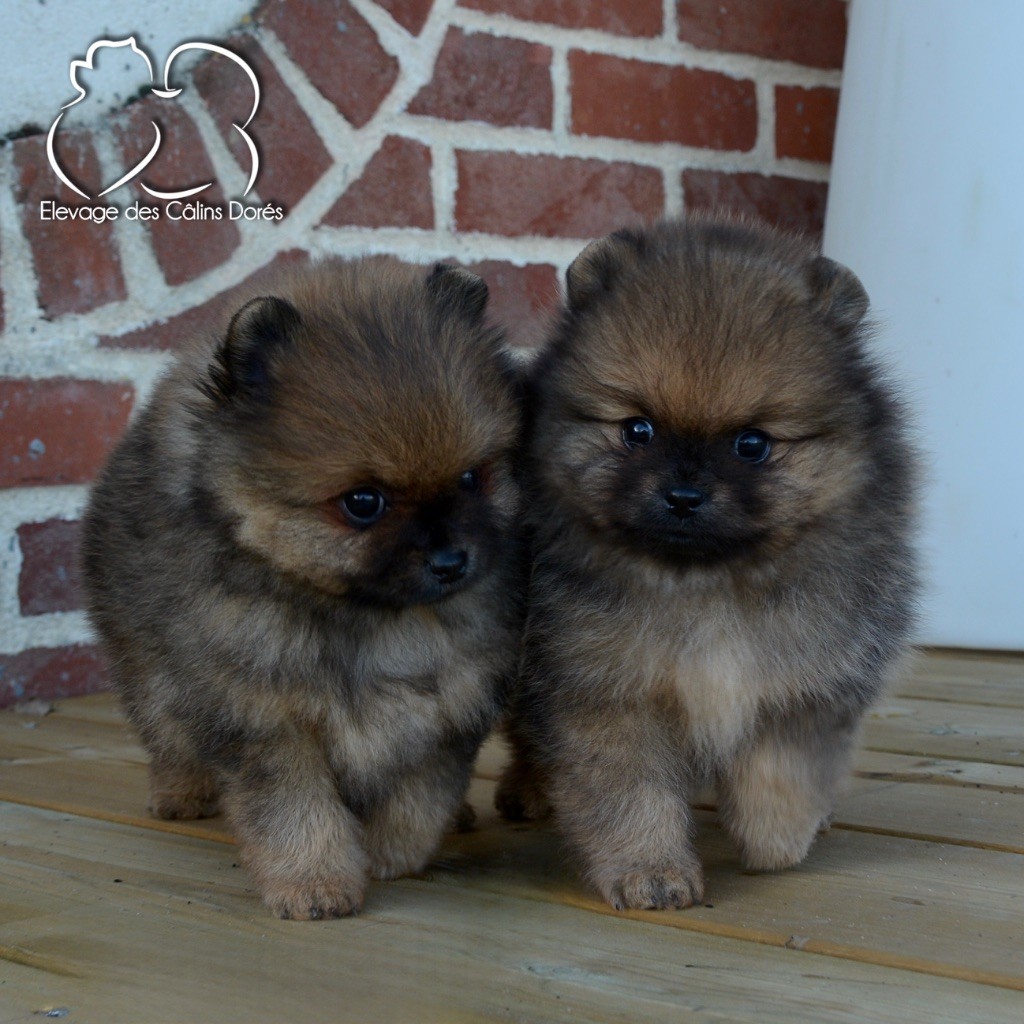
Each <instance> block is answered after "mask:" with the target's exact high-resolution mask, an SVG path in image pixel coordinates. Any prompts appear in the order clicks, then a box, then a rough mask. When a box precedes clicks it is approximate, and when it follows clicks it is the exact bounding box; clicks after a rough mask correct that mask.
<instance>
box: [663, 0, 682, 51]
mask: <svg viewBox="0 0 1024 1024" xmlns="http://www.w3.org/2000/svg"><path fill="white" fill-rule="evenodd" d="M661 38H662V39H664V40H665V42H666V43H669V44H671V45H673V46H679V18H678V17H677V15H676V0H662V4H661Z"/></svg>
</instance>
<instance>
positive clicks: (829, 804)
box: [718, 716, 857, 871]
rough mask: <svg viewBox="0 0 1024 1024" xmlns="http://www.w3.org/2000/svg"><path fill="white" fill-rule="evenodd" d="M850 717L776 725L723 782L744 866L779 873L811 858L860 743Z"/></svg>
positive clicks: (728, 821) (723, 810)
mask: <svg viewBox="0 0 1024 1024" xmlns="http://www.w3.org/2000/svg"><path fill="white" fill-rule="evenodd" d="M856 731H857V730H856V723H855V722H854V721H852V720H851V719H844V720H842V721H836V720H834V719H832V720H828V719H826V718H825V717H824V716H822V717H817V716H803V717H801V718H797V719H793V720H791V721H785V722H781V723H777V724H773V725H771V726H769V727H768V728H766V729H765V730H764V731H763V732H762V733H761V734H760V735H759V736H757V737H755V739H754V740H753V742H752V743H751V744H750V745H749V746H748V747H746V749H744V750H743V751H742V752H741V753H740V755H739V756H738V757H737V758H736V760H735V761H734V762H733V764H732V765H730V766H729V768H728V769H727V770H726V772H725V773H724V774H723V775H722V777H721V778H720V779H719V787H718V788H719V797H720V809H719V815H720V817H721V819H722V822H723V823H724V825H725V827H726V829H727V830H728V831H729V834H730V835H731V836H732V837H733V839H734V840H735V842H736V844H737V845H738V846H739V849H740V855H741V857H742V859H743V864H744V866H745V867H747V868H750V869H752V870H755V871H778V870H781V869H782V868H788V867H792V866H793V865H794V864H799V863H800V861H802V860H803V859H804V857H806V856H807V853H808V851H809V850H810V848H811V843H812V842H813V841H814V837H815V835H816V834H817V832H818V831H819V830H821V831H823V830H825V829H827V828H828V824H829V822H830V821H831V814H832V809H833V806H834V803H835V799H836V794H837V790H838V788H839V785H840V784H841V782H842V781H843V779H844V778H845V776H846V772H847V768H848V764H849V758H850V751H851V749H852V747H853V742H854V739H855V737H856Z"/></svg>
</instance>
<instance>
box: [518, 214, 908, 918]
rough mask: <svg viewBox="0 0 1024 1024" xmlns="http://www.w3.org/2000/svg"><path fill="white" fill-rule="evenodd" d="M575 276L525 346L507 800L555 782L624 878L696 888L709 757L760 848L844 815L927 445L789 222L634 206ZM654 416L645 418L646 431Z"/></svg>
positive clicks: (761, 852)
mask: <svg viewBox="0 0 1024 1024" xmlns="http://www.w3.org/2000/svg"><path fill="white" fill-rule="evenodd" d="M568 292H569V300H568V303H567V306H566V309H565V311H564V316H563V320H562V323H561V325H560V327H559V329H558V330H557V332H556V333H555V335H554V337H553V338H552V339H551V341H550V343H549V345H548V347H547V348H546V350H545V352H544V353H543V354H542V355H541V357H540V358H539V359H538V360H537V362H536V363H535V364H534V366H533V367H532V373H531V384H530V401H529V404H530V413H529V424H528V428H527V429H528V441H527V452H528V455H527V460H528V461H527V470H526V477H527V480H528V494H527V496H526V499H525V507H526V509H527V521H528V528H529V531H530V534H531V538H532V546H533V549H534V557H533V562H534V566H533V576H532V581H531V584H530V591H529V600H528V605H529V612H528V623H527V634H526V640H525V645H526V650H525V655H524V665H523V672H522V678H521V681H520V686H519V691H518V693H517V697H516V700H515V710H514V715H513V720H512V726H511V736H512V739H513V742H514V745H515V747H516V750H517V755H516V758H515V760H514V762H513V764H512V765H511V766H510V768H509V769H508V771H507V773H506V776H505V779H504V781H503V784H502V786H501V787H500V788H499V806H500V807H501V808H502V809H503V810H504V811H505V813H507V814H508V815H509V816H513V817H515V816H519V815H527V816H529V815H530V814H532V813H539V812H542V811H543V809H544V807H545V805H546V803H547V802H549V801H550V803H551V804H552V805H553V809H554V812H555V816H556V820H557V822H558V823H559V824H560V826H561V828H562V830H563V832H564V833H565V834H566V836H567V837H568V839H569V840H570V842H571V843H572V844H573V846H574V847H575V848H576V849H577V851H578V853H579V854H580V856H581V859H582V860H583V863H584V867H585V869H586V871H587V874H588V876H589V877H590V878H591V879H592V881H594V882H595V884H596V885H597V886H598V888H599V889H600V890H601V892H602V893H603V895H604V896H605V897H606V898H607V899H608V900H609V901H610V902H612V903H613V904H614V905H616V906H620V907H626V906H635V907H644V906H651V907H662V906H686V905H689V904H690V903H691V902H693V901H694V900H696V899H699V898H700V894H701V892H702V886H703V882H702V879H701V872H700V866H699V863H698V862H697V859H696V856H695V854H694V853H693V850H692V846H691V845H690V842H689V839H688V835H689V831H690V814H689V811H688V808H687V806H686V801H687V798H688V797H689V796H691V795H692V794H693V793H694V792H695V791H696V789H697V788H698V787H700V786H701V785H703V784H705V783H707V782H714V783H715V784H716V785H717V788H718V791H719V799H720V809H721V815H722V817H723V820H724V823H725V824H726V826H727V828H729V830H730V832H731V833H732V835H733V836H734V838H735V839H736V841H737V842H738V844H739V846H740V848H741V852H742V853H743V855H744V859H745V862H746V863H747V865H748V866H750V867H755V868H766V869H768V868H778V867H784V866H787V865H789V864H792V863H796V862H797V861H799V860H800V859H802V857H803V856H804V855H805V854H806V852H807V849H808V848H809V846H810V843H811V840H812V838H813V835H814V832H815V829H816V828H817V826H818V825H819V823H822V822H824V821H826V820H827V818H828V815H829V814H830V812H831V808H832V803H833V801H834V798H835V791H836V788H837V786H838V784H839V782H840V781H841V779H842V778H843V775H844V773H845V769H846V764H847V757H848V753H849V750H850V748H851V745H852V743H853V741H854V739H855V735H856V727H857V723H858V721H859V719H860V716H861V714H862V713H863V711H864V709H865V708H866V706H867V705H868V704H869V702H870V701H871V700H872V699H874V698H875V697H876V696H877V694H878V693H879V692H880V690H881V688H882V687H883V685H884V683H885V682H886V680H887V679H888V677H889V676H890V675H891V673H892V672H893V671H894V669H895V667H896V666H897V665H898V664H899V662H900V660H901V658H902V656H903V654H904V653H905V651H906V646H907V642H908V637H909V634H910V631H911V629H912V626H913V622H914V609H915V602H916V594H917V571H916V560H915V555H914V551H913V547H912V535H913V529H914V512H913V509H914V497H915V489H916V465H917V456H916V453H915V451H914V450H913V447H912V445H911V443H910V442H909V440H908V436H907V429H906V426H905V416H904V413H903V409H902V406H901V402H900V401H899V399H898V397H897V395H896V392H895V390H894V388H893V386H892V385H891V384H890V383H889V382H888V380H887V379H886V376H885V374H884V373H883V372H882V370H881V369H880V368H879V366H878V365H877V364H876V362H875V361H874V360H873V358H872V357H871V356H870V355H869V353H868V352H867V350H866V341H867V338H868V335H869V331H870V328H869V324H868V322H867V321H866V320H865V313H866V310H867V296H866V295H865V294H864V292H863V289H862V287H861V286H860V283H859V282H858V281H857V280H856V278H855V277H854V276H853V275H852V274H851V273H850V272H849V271H848V270H846V269H845V268H842V267H839V266H838V265H837V264H835V263H833V262H832V261H830V260H826V259H824V258H821V257H819V255H818V254H817V252H816V251H815V250H814V249H813V248H812V247H811V246H810V245H809V243H807V242H805V241H803V240H801V239H799V238H795V237H790V236H786V235H782V234H779V233H777V232H774V231H772V230H770V229H768V228H766V227H761V226H758V225H752V224H743V223H737V222H733V221H725V220H715V219H690V220H688V221H681V222H666V223H662V224H659V225H656V226H653V227H651V228H649V229H646V230H637V231H624V232H620V233H618V234H616V235H613V236H610V237H609V238H607V239H603V240H601V241H600V242H597V243H594V244H593V245H592V246H590V247H589V248H588V249H587V250H585V251H584V253H583V254H582V255H581V256H580V257H579V258H578V259H577V261H576V262H575V263H574V264H573V266H572V267H571V268H570V270H569V274H568ZM638 417H639V418H644V419H645V420H646V421H647V422H649V423H652V424H653V439H652V440H650V442H649V443H647V442H645V443H644V444H643V445H634V446H633V447H632V448H630V447H627V445H625V444H624V442H623V435H622V430H623V426H622V425H623V423H624V422H626V421H629V420H631V419H633V418H638ZM749 429H753V430H758V431H762V432H764V433H766V434H767V435H769V436H770V437H771V438H772V447H771V449H770V455H769V457H768V458H767V459H766V460H765V461H764V463H763V464H759V465H751V464H747V463H744V462H743V461H742V460H740V459H739V458H738V457H737V456H736V454H735V450H734V444H735V443H736V438H737V437H738V436H739V435H740V434H742V433H743V432H744V431H746V430H749ZM673 487H683V488H689V489H692V490H693V492H694V493H695V494H696V495H697V498H696V499H695V500H697V501H698V506H699V507H696V510H695V511H694V512H693V513H692V514H691V515H684V516H682V517H680V516H678V515H676V514H675V513H674V512H673V511H672V509H671V508H670V506H669V504H668V503H667V501H666V495H667V494H668V492H669V491H670V490H671V489H672V488H673Z"/></svg>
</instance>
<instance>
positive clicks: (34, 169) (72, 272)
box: [14, 132, 126, 319]
mask: <svg viewBox="0 0 1024 1024" xmlns="http://www.w3.org/2000/svg"><path fill="white" fill-rule="evenodd" d="M55 148H56V151H57V154H58V157H59V159H60V161H61V165H62V166H63V167H64V168H65V169H66V170H67V172H68V176H69V177H70V178H71V179H72V180H73V181H76V182H77V183H78V184H80V185H81V186H82V187H83V188H84V189H85V191H87V192H98V191H102V188H103V185H102V183H101V180H100V166H99V161H98V160H97V158H96V152H95V150H94V149H93V145H92V141H91V139H90V138H89V136H88V134H87V133H85V132H69V133H67V134H65V135H59V134H58V139H57V142H56V146H55ZM14 165H15V168H16V172H17V179H16V184H15V197H16V199H17V201H18V203H19V204H21V224H22V230H23V231H24V233H25V236H26V238H27V239H28V242H29V245H30V247H31V249H32V261H33V263H34V264H35V268H36V277H37V279H38V281H39V290H38V299H39V305H40V307H41V308H42V310H43V315H44V316H45V317H46V318H47V319H52V318H54V317H58V316H64V315H65V314H67V313H87V312H88V311H89V310H91V309H96V308H97V307H98V306H104V305H106V304H107V303H109V302H116V301H118V300H119V299H123V298H124V297H125V295H126V291H125V284H124V276H123V274H122V273H121V261H120V259H119V258H118V255H117V249H116V247H115V242H114V229H113V225H112V224H110V223H109V222H108V223H103V224H98V223H94V222H92V221H81V220H73V221H71V220H65V221H56V220H52V221H43V220H40V218H39V203H40V201H41V200H43V199H53V200H56V201H57V202H58V203H60V204H62V205H66V206H92V205H100V204H102V203H104V202H106V200H100V201H99V203H96V202H95V201H94V200H85V199H83V198H82V197H81V196H79V195H76V194H75V193H74V192H72V191H71V189H69V188H67V187H66V186H65V185H64V184H63V183H62V182H61V181H60V180H59V179H58V178H57V177H56V175H55V174H54V173H53V169H52V168H51V167H50V165H49V162H48V161H47V159H46V142H45V139H43V138H42V137H41V136H33V137H30V138H25V139H18V140H17V141H16V142H15V143H14Z"/></svg>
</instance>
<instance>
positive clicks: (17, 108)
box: [0, 0, 253, 135]
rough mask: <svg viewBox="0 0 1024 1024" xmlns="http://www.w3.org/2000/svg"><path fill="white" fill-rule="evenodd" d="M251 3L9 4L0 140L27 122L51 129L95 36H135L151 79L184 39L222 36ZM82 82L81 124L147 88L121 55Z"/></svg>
mask: <svg viewBox="0 0 1024 1024" xmlns="http://www.w3.org/2000/svg"><path fill="white" fill-rule="evenodd" d="M252 6H253V0H217V2H216V3H210V2H209V0H158V2H148V3H144V4H143V3H139V2H138V0H88V2H85V0H45V2H42V0H7V2H6V3H5V4H4V9H3V15H4V16H3V31H2V32H0V68H3V69H4V74H3V89H2V90H0V135H4V134H6V133H7V132H10V131H16V130H18V129H20V128H21V127H22V126H23V125H25V124H36V125H38V126H41V127H43V128H47V127H49V125H50V123H51V122H52V121H53V119H54V118H55V117H56V116H57V112H58V110H59V109H60V108H61V106H63V104H65V103H67V102H68V101H69V100H72V99H74V97H75V95H76V93H75V90H74V88H73V87H72V85H71V82H70V80H69V75H68V69H69V68H70V66H71V62H72V61H73V60H78V59H81V58H83V57H84V56H85V54H86V51H87V50H88V49H89V45H90V44H91V43H93V42H95V41H96V40H98V39H125V38H127V37H128V36H135V38H136V39H137V40H138V42H139V43H140V44H141V45H142V46H143V47H144V48H145V49H146V50H148V51H149V54H150V56H151V59H152V61H153V65H154V71H155V73H156V75H157V78H158V79H159V77H160V70H161V68H162V67H163V64H164V59H165V58H166V57H167V55H168V54H169V53H170V52H171V50H173V49H174V47H175V46H176V45H177V44H178V43H180V42H184V41H187V40H193V39H220V38H222V37H223V36H225V35H226V34H227V33H228V32H230V31H231V29H233V28H234V27H235V26H236V25H238V23H239V21H240V20H241V19H242V18H243V17H244V16H245V15H246V14H247V13H248V12H249V10H250V9H251V8H252ZM83 78H87V79H88V82H87V84H86V82H85V81H84V80H83V79H80V80H83V85H86V88H87V90H88V93H89V96H88V99H87V100H86V101H83V102H82V103H81V104H79V105H78V106H76V108H75V111H74V117H75V120H76V121H77V122H78V123H85V122H86V121H87V120H90V119H95V118H97V117H99V116H101V115H102V114H103V113H106V112H107V111H109V110H111V109H112V108H115V107H119V106H121V104H122V103H124V101H125V100H126V99H128V97H129V96H132V95H134V94H135V93H136V92H137V91H138V90H139V88H140V87H142V86H145V85H147V84H148V82H147V71H146V65H145V63H144V62H143V61H141V60H140V59H139V58H138V57H132V56H131V55H130V54H129V53H128V52H127V50H119V51H107V52H105V53H102V54H101V55H100V58H99V60H97V61H96V71H95V72H93V73H87V74H86V76H83Z"/></svg>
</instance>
